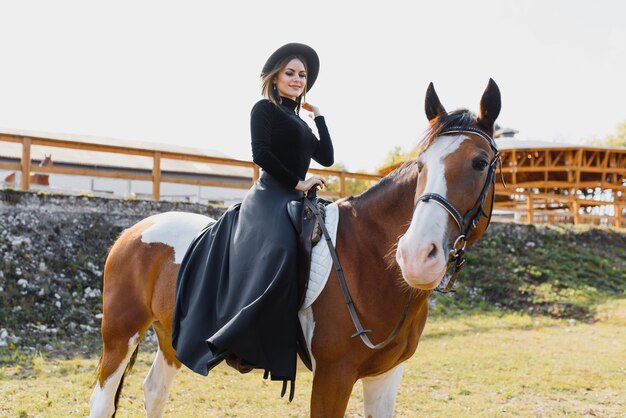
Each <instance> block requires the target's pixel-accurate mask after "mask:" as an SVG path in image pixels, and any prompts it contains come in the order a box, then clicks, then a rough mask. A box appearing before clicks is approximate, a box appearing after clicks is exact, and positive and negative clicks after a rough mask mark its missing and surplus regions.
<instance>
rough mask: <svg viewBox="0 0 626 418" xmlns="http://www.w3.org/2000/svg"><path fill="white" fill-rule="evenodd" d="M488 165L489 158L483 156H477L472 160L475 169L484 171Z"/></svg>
mask: <svg viewBox="0 0 626 418" xmlns="http://www.w3.org/2000/svg"><path fill="white" fill-rule="evenodd" d="M488 165H489V163H488V162H487V160H485V159H483V158H476V159H474V161H472V167H473V168H474V170H478V171H483V170H484V169H485V168H486V167H487V166H488Z"/></svg>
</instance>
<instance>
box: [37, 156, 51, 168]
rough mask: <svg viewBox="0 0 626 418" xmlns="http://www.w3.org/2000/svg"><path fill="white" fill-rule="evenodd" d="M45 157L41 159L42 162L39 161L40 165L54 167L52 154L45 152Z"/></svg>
mask: <svg viewBox="0 0 626 418" xmlns="http://www.w3.org/2000/svg"><path fill="white" fill-rule="evenodd" d="M43 156H44V158H43V160H41V162H40V163H39V167H52V165H53V164H52V154H45V153H44V155H43Z"/></svg>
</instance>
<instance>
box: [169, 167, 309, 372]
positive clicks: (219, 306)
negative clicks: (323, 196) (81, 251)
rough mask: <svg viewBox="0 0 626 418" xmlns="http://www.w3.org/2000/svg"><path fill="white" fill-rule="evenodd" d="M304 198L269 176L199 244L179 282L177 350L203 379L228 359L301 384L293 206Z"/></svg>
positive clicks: (195, 243)
mask: <svg viewBox="0 0 626 418" xmlns="http://www.w3.org/2000/svg"><path fill="white" fill-rule="evenodd" d="M302 196H303V193H302V192H299V191H297V190H295V189H289V188H287V187H285V186H283V185H281V184H280V183H279V182H278V181H277V180H276V179H275V178H273V177H272V176H270V175H269V174H267V173H266V172H262V174H261V176H260V178H259V180H258V181H257V182H256V183H255V185H254V186H253V187H252V188H251V189H250V191H249V192H248V193H247V194H246V196H245V198H244V199H243V202H242V203H241V204H240V205H239V204H237V205H234V206H232V207H230V208H229V209H228V210H227V211H226V212H225V213H224V214H223V215H222V216H221V217H220V218H219V219H218V220H217V222H215V223H213V224H212V225H208V226H207V227H206V228H205V229H204V230H203V231H202V232H201V233H200V235H199V236H198V237H197V238H196V239H195V240H194V241H193V242H192V244H191V245H190V247H189V249H188V250H187V253H186V254H185V257H184V259H183V261H182V264H181V267H180V272H179V274H178V281H177V284H176V306H175V308H174V320H173V327H172V345H173V347H174V349H175V350H176V357H177V358H178V359H179V360H180V361H181V362H182V363H183V364H185V365H186V366H187V367H189V368H190V369H191V370H193V371H194V372H196V373H200V374H203V375H207V374H208V372H209V370H211V369H212V368H213V367H215V366H216V365H217V364H219V363H220V362H221V361H222V360H224V358H225V357H226V356H228V355H235V356H237V357H239V358H241V359H243V360H244V362H245V363H247V364H249V365H251V366H252V367H254V368H259V369H264V370H267V371H269V372H270V375H271V378H272V380H294V379H295V372H296V362H297V360H296V352H297V347H296V345H297V336H298V332H299V328H298V327H299V324H298V316H297V310H298V306H297V305H298V300H297V298H298V296H297V293H298V289H297V279H296V276H297V264H296V263H297V253H296V252H297V243H296V232H295V230H294V228H293V226H292V224H291V221H290V219H289V217H288V214H287V208H286V205H287V202H289V201H291V200H296V199H301V198H302Z"/></svg>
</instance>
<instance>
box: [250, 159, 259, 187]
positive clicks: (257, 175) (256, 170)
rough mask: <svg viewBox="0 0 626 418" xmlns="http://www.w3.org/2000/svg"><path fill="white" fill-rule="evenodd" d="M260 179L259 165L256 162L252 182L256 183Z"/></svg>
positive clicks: (253, 167)
mask: <svg viewBox="0 0 626 418" xmlns="http://www.w3.org/2000/svg"><path fill="white" fill-rule="evenodd" d="M258 179H259V166H258V165H256V164H254V165H253V166H252V183H253V184H254V183H256V181H257V180H258Z"/></svg>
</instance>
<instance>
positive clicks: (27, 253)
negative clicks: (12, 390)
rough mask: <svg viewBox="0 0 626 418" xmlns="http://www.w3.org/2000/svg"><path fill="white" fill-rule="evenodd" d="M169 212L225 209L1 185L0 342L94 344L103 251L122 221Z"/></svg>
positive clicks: (83, 347) (65, 350) (46, 346)
mask: <svg viewBox="0 0 626 418" xmlns="http://www.w3.org/2000/svg"><path fill="white" fill-rule="evenodd" d="M167 211H186V212H194V213H200V214H203V215H207V216H211V217H213V218H217V217H219V216H220V214H221V213H222V212H223V211H224V209H223V208H218V207H212V206H206V205H201V204H190V203H176V202H152V201H144V200H121V199H105V198H97V197H87V196H67V195H55V194H44V193H28V192H19V191H14V190H10V189H5V190H0V256H1V258H0V349H3V350H5V352H6V350H12V349H21V350H25V351H27V352H33V353H34V352H37V351H41V352H44V353H55V354H66V355H76V354H80V353H83V354H92V353H93V352H97V351H99V348H100V344H101V343H100V337H99V335H100V318H101V317H102V313H101V310H102V294H101V289H102V270H103V266H104V261H105V258H106V255H107V252H108V250H109V248H110V247H111V245H112V244H113V243H114V242H115V240H116V238H117V237H118V236H119V235H120V233H121V232H122V231H123V230H124V229H125V228H127V227H129V226H131V225H133V224H135V223H136V222H138V221H140V220H141V219H143V218H145V217H147V216H150V215H153V214H156V213H162V212H167Z"/></svg>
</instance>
